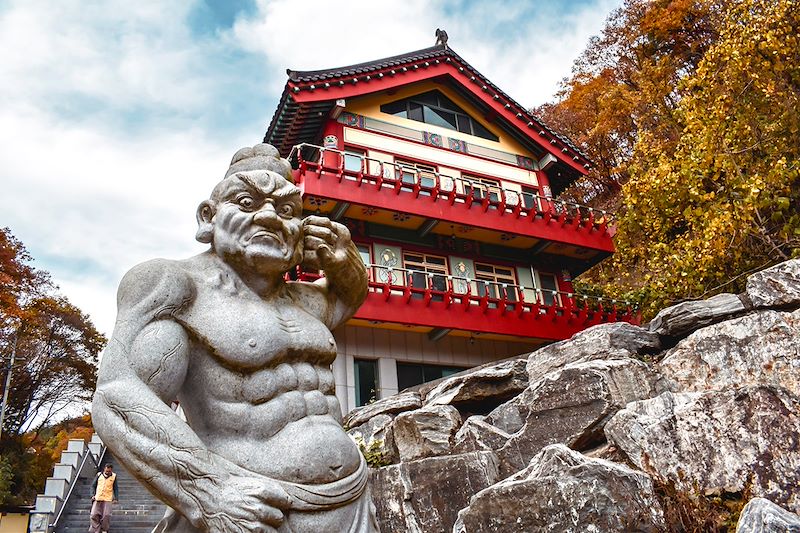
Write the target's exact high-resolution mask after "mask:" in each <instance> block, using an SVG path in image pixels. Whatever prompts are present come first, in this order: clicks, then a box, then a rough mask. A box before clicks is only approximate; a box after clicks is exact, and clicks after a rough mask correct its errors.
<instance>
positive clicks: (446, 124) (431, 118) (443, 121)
mask: <svg viewBox="0 0 800 533" xmlns="http://www.w3.org/2000/svg"><path fill="white" fill-rule="evenodd" d="M424 109H425V111H424V116H425V123H426V124H433V125H434V126H440V127H442V128H447V129H450V130H454V129H456V115H455V113H451V112H450V111H444V110H442V109H434V108H432V107H428V106H425V108H424Z"/></svg>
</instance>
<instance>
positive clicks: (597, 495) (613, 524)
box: [453, 444, 666, 533]
mask: <svg viewBox="0 0 800 533" xmlns="http://www.w3.org/2000/svg"><path fill="white" fill-rule="evenodd" d="M591 531H595V532H603V533H610V532H620V533H622V532H625V533H627V532H630V531H637V532H642V533H649V532H662V531H666V526H665V523H664V516H663V512H662V511H661V507H660V506H659V504H658V501H657V500H656V499H655V496H654V494H653V483H652V481H651V480H650V478H649V477H648V476H647V475H645V474H644V473H643V472H638V471H636V470H632V469H630V468H628V467H625V466H622V465H618V464H615V463H612V462H609V461H604V460H602V459H591V458H588V457H585V456H583V455H581V454H580V453H578V452H575V451H573V450H570V449H569V448H567V447H566V446H563V445H560V444H555V445H552V446H548V447H547V448H545V449H543V450H542V451H541V452H540V453H539V454H538V455H537V456H536V457H534V458H533V459H532V460H531V462H530V465H529V466H528V467H527V468H526V469H525V470H522V471H521V472H518V473H517V474H516V475H514V476H512V477H510V478H507V479H505V480H503V481H500V482H499V483H497V484H495V485H492V486H491V487H488V488H486V489H483V490H482V491H480V492H478V493H477V494H476V495H475V497H474V498H472V500H471V501H470V504H469V506H468V507H466V508H465V509H463V510H462V511H461V512H459V514H458V520H457V521H456V524H455V526H454V527H453V533H484V532H487V533H488V532H502V533H538V532H542V533H544V532H559V533H573V532H574V533H579V532H580V533H585V532H591Z"/></svg>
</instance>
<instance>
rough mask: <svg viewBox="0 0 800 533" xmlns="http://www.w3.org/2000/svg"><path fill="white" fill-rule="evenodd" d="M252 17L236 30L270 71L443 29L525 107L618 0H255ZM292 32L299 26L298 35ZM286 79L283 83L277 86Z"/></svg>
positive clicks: (327, 61) (383, 53)
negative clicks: (557, 0) (559, 0)
mask: <svg viewBox="0 0 800 533" xmlns="http://www.w3.org/2000/svg"><path fill="white" fill-rule="evenodd" d="M258 4H259V11H258V14H257V15H256V16H254V17H252V18H250V19H242V20H239V21H238V22H237V24H236V25H235V26H234V32H233V34H234V37H235V39H237V40H238V42H239V43H240V46H242V47H243V48H245V49H247V50H250V51H252V52H255V53H260V54H263V55H264V56H266V58H267V60H268V61H269V62H270V64H271V66H272V71H271V72H272V76H271V77H273V78H275V79H278V80H281V79H282V78H285V76H284V75H283V71H284V70H285V69H286V68H287V67H288V68H292V69H294V70H316V69H320V68H330V67H338V66H345V65H348V64H354V63H360V62H363V61H369V60H372V59H378V58H382V57H388V56H392V55H397V54H401V53H404V52H409V51H412V50H417V49H421V48H426V47H428V46H432V45H433V44H434V42H435V37H434V30H435V29H436V27H437V26H438V27H441V28H444V29H445V30H447V32H448V34H449V36H450V45H451V46H452V47H453V49H454V50H455V51H456V52H457V53H458V54H459V55H461V56H462V57H463V58H464V59H465V60H466V61H468V62H469V63H470V64H471V65H472V66H474V67H475V68H477V69H478V70H479V71H480V72H481V73H482V74H484V75H485V76H487V77H488V78H489V79H490V80H491V81H492V82H494V83H495V84H496V85H497V86H498V87H500V88H501V89H503V90H504V91H505V92H506V93H507V94H509V95H510V96H511V97H512V98H514V99H516V100H517V101H519V102H520V103H521V104H523V105H525V106H528V107H532V106H534V105H539V104H542V103H545V102H547V101H549V100H551V99H552V96H553V95H554V94H555V92H556V90H557V89H558V84H559V82H560V80H561V79H562V78H563V77H565V76H567V75H568V74H569V72H570V67H571V65H572V62H573V60H574V59H575V58H576V57H577V56H578V54H579V53H580V52H581V51H582V50H583V48H584V47H585V46H586V43H587V41H588V39H589V37H590V36H591V35H593V34H596V33H598V32H599V31H600V29H601V28H602V26H603V23H604V21H605V18H606V16H607V14H608V13H609V12H610V11H611V10H612V9H613V8H614V7H617V6H618V5H619V4H620V0H595V1H593V2H590V3H587V4H584V5H579V6H576V7H574V8H572V10H568V9H567V8H566V3H565V6H562V7H560V8H558V9H555V8H554V7H553V6H552V5H550V6H549V8H547V9H542V8H540V7H539V6H540V4H541V3H538V2H536V3H534V2H518V1H515V2H474V3H467V2H465V3H463V4H461V6H460V9H458V10H453V9H452V4H453V2H450V3H447V2H443V1H436V2H428V1H424V0H411V1H409V2H405V3H403V6H402V8H399V7H398V6H397V4H395V3H390V2H371V1H367V0H354V1H348V2H339V3H336V4H335V5H332V4H331V3H330V2H326V1H325V0H306V1H304V2H295V1H293V0H259V2H258ZM298 28H299V29H300V31H298ZM283 83H285V80H282V81H281V87H282V86H283Z"/></svg>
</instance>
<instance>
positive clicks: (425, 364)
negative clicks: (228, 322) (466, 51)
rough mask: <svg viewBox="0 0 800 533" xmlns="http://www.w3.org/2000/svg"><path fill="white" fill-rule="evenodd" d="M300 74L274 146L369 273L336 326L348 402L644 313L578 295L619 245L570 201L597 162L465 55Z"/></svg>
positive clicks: (440, 52)
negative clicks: (576, 289) (579, 279)
mask: <svg viewBox="0 0 800 533" xmlns="http://www.w3.org/2000/svg"><path fill="white" fill-rule="evenodd" d="M288 75H289V79H288V81H287V83H286V87H285V89H284V91H283V95H282V97H281V100H280V104H279V105H278V109H277V110H276V112H275V115H274V116H273V118H272V121H271V123H270V125H269V128H268V130H267V132H266V135H265V137H264V142H267V143H270V144H272V145H274V146H276V147H277V148H278V149H279V150H280V152H281V154H282V155H283V156H284V157H288V158H289V159H290V161H291V162H292V164H293V166H294V168H296V170H295V172H294V176H295V181H296V183H297V185H298V186H299V187H300V188H301V189H302V190H303V194H304V210H305V213H306V214H323V215H325V216H328V217H330V218H331V219H333V220H337V221H339V222H341V223H343V224H345V225H346V226H348V227H349V228H350V231H351V233H352V236H353V240H354V241H355V243H356V244H357V246H358V249H359V251H360V252H361V255H362V257H363V260H364V263H365V264H366V265H367V267H368V271H369V276H370V282H369V283H370V292H369V295H368V297H367V300H366V302H365V303H364V305H363V306H362V307H361V308H360V310H359V311H358V313H356V315H355V317H354V318H353V319H351V320H350V322H349V323H348V324H347V325H345V326H343V327H341V328H339V329H338V330H337V331H335V332H334V333H335V337H336V340H337V346H338V352H339V355H338V357H337V359H336V361H335V363H334V367H333V368H334V374H335V376H336V390H337V396H338V397H339V399H340V401H341V403H342V407H343V410H345V411H348V410H350V409H352V408H353V407H356V406H359V405H363V404H365V403H367V402H368V401H370V400H371V399H373V398H383V397H386V396H388V395H391V394H394V393H397V392H398V391H399V390H403V389H404V388H406V387H409V386H414V385H418V384H420V383H422V382H426V381H430V380H433V379H437V378H441V377H444V376H447V375H450V374H452V373H455V372H458V371H461V370H463V369H466V368H469V367H473V366H477V365H480V364H484V363H488V362H490V361H494V360H498V359H504V358H507V357H511V356H515V355H519V354H523V353H526V352H530V351H531V350H533V349H535V348H536V347H538V346H540V345H542V344H546V343H550V342H553V341H556V340H561V339H565V338H568V337H570V336H572V335H573V334H574V333H576V332H578V331H580V330H582V329H585V328H587V327H589V326H591V325H594V324H598V323H603V322H614V321H630V322H632V321H635V320H636V315H635V312H634V310H633V309H631V308H630V307H629V306H627V305H626V304H620V303H617V302H613V301H604V300H599V299H595V298H589V297H582V296H580V295H576V294H575V293H573V288H572V280H573V279H574V278H575V276H578V275H579V274H581V273H582V272H584V271H586V270H587V269H588V268H590V267H591V266H592V265H594V264H596V263H598V262H599V261H601V260H603V259H604V258H606V257H608V256H609V255H611V254H612V253H613V251H614V245H613V242H612V235H613V226H612V225H611V224H612V217H611V215H610V214H609V213H607V212H604V211H600V210H597V209H593V208H591V207H587V206H581V205H576V204H573V203H569V202H566V201H562V200H559V194H560V193H561V192H562V191H564V189H566V188H567V187H568V186H569V185H570V184H572V183H573V182H574V181H575V180H577V179H578V178H580V177H581V176H583V175H584V174H585V173H586V172H587V169H589V168H590V165H591V162H590V161H589V160H588V159H587V157H586V156H585V155H584V154H583V153H582V152H581V151H580V150H579V149H578V148H577V147H575V146H574V145H573V144H572V143H571V142H570V141H569V139H567V138H565V137H563V136H562V135H559V134H558V133H557V132H555V131H553V130H552V129H551V128H549V127H548V126H547V125H545V124H543V123H542V122H541V121H540V120H539V119H538V118H536V117H535V116H533V115H531V114H530V113H529V112H528V111H527V110H526V109H525V108H524V107H522V106H521V105H520V104H518V103H517V102H515V101H514V100H512V99H511V98H510V97H509V96H508V95H506V94H505V93H504V92H503V91H501V90H500V89H499V88H498V87H496V86H495V85H493V84H492V83H491V82H490V81H489V80H487V79H486V78H485V77H484V76H483V75H481V74H480V73H479V72H478V71H477V70H475V69H474V68H473V67H472V66H470V65H469V64H468V63H467V62H466V61H464V60H463V59H462V58H461V57H460V56H459V55H458V54H456V53H455V52H454V51H453V50H452V49H450V48H448V47H447V46H435V47H432V48H426V49H424V50H419V51H416V52H411V53H407V54H403V55H399V56H396V57H390V58H386V59H379V60H377V61H371V62H368V63H362V64H359V65H352V66H347V67H341V68H333V69H327V70H318V71H313V72H296V71H291V70H290V71H288ZM299 275H300V276H313V274H312V273H299Z"/></svg>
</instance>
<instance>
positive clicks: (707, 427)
mask: <svg viewBox="0 0 800 533" xmlns="http://www.w3.org/2000/svg"><path fill="white" fill-rule="evenodd" d="M605 432H606V436H607V437H608V440H609V442H610V443H612V444H614V445H615V446H616V447H617V448H619V449H620V450H621V451H622V452H623V453H624V454H625V455H626V456H627V457H628V459H629V460H630V461H631V462H632V463H633V464H634V465H636V466H637V467H639V468H641V469H642V470H645V471H646V472H648V473H649V474H650V475H651V476H653V477H654V479H655V478H657V479H659V480H661V481H662V482H665V483H672V484H674V485H675V487H676V488H677V489H678V490H681V491H686V492H694V491H695V490H699V491H700V492H702V493H705V494H715V493H722V492H742V491H748V494H752V495H753V496H761V497H765V498H769V499H770V500H772V501H774V502H776V503H778V504H780V505H782V506H785V507H786V508H787V509H790V510H792V511H797V510H798V508H800V492H798V491H797V486H798V483H800V448H798V445H797V444H798V442H800V399H799V398H798V397H796V396H794V395H792V394H790V393H789V392H787V391H786V390H784V389H777V388H772V387H766V386H761V387H746V388H742V389H727V390H723V391H711V392H704V393H698V392H688V393H680V394H674V393H671V392H665V393H664V394H662V395H661V396H659V397H658V398H653V399H650V400H644V401H639V402H634V403H631V404H629V405H628V406H627V407H626V408H625V409H623V410H621V411H619V412H618V413H617V414H616V415H615V416H614V417H613V418H612V419H611V421H610V422H609V423H608V424H606V428H605Z"/></svg>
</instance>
